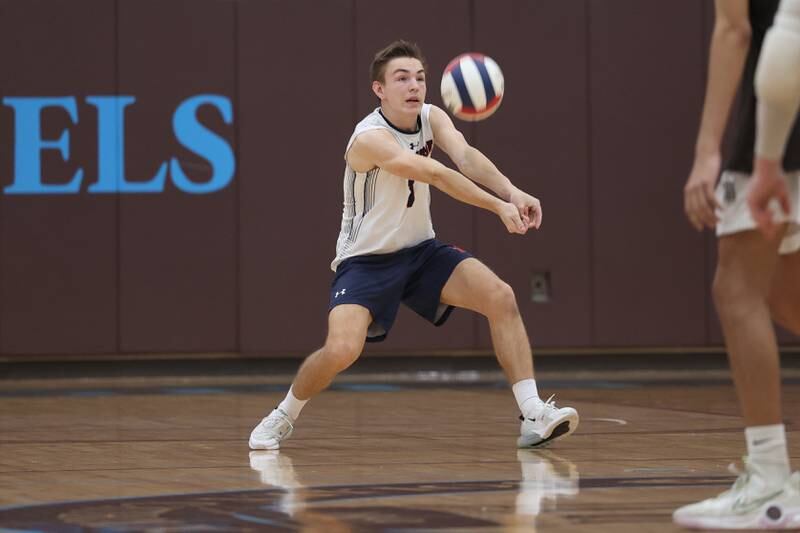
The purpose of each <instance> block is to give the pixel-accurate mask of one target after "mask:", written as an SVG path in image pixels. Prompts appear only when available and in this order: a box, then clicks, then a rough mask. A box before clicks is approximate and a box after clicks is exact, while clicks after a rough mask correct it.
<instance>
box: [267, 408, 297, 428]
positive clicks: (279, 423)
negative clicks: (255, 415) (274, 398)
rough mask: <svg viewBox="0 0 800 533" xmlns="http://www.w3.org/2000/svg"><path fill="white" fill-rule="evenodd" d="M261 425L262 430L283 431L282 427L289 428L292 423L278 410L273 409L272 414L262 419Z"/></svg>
mask: <svg viewBox="0 0 800 533" xmlns="http://www.w3.org/2000/svg"><path fill="white" fill-rule="evenodd" d="M262 424H263V425H264V428H269V429H283V427H285V426H287V425H288V426H289V427H290V428H291V427H292V422H291V421H290V420H289V416H288V415H286V414H285V413H284V412H283V411H281V410H280V409H275V411H274V412H273V413H271V414H270V415H269V416H268V417H267V418H265V419H264V421H263V422H262Z"/></svg>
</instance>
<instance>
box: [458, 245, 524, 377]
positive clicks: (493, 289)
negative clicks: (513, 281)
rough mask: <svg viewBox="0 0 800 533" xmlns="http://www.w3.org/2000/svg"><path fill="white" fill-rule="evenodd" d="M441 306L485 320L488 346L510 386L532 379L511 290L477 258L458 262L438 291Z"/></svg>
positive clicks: (522, 332) (521, 326) (522, 325)
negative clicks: (466, 311)
mask: <svg viewBox="0 0 800 533" xmlns="http://www.w3.org/2000/svg"><path fill="white" fill-rule="evenodd" d="M442 303H444V304H447V305H453V306H455V307H463V308H464V309H469V310H471V311H475V312H477V313H480V314H482V315H483V316H485V317H486V318H487V319H488V321H489V330H490V331H491V334H492V345H493V346H494V349H495V354H496V355H497V360H498V361H499V362H500V366H501V367H502V368H503V370H504V371H505V374H506V377H507V378H508V381H509V382H510V383H517V382H518V381H520V380H523V379H530V378H533V356H532V354H531V344H530V341H529V340H528V334H527V333H526V332H525V325H524V324H523V323H522V317H521V316H520V314H519V309H518V308H517V300H516V297H515V296H514V291H513V289H512V288H511V287H510V286H509V285H508V284H507V283H505V282H504V281H503V280H501V279H500V278H499V277H497V275H496V274H495V273H494V272H492V271H491V270H489V268H488V267H487V266H486V265H484V264H483V263H481V262H480V261H478V260H477V259H472V258H470V259H465V260H464V261H462V262H461V263H460V264H459V265H458V266H457V267H456V269H455V270H454V271H453V274H452V275H451V276H450V279H449V280H447V284H445V286H444V288H443V289H442Z"/></svg>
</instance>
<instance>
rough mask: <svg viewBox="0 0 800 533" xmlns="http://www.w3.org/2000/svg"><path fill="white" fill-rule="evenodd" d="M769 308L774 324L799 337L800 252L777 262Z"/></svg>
mask: <svg viewBox="0 0 800 533" xmlns="http://www.w3.org/2000/svg"><path fill="white" fill-rule="evenodd" d="M769 307H770V311H771V312H772V319H773V320H775V322H777V323H778V324H780V325H781V326H783V327H784V328H786V329H788V330H789V331H791V332H792V333H794V334H795V335H800V251H797V252H794V253H792V254H788V255H782V256H781V258H780V259H779V260H778V267H777V269H776V271H775V277H774V279H773V280H772V289H771V291H770V296H769Z"/></svg>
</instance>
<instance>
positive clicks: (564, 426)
mask: <svg viewBox="0 0 800 533" xmlns="http://www.w3.org/2000/svg"><path fill="white" fill-rule="evenodd" d="M578 420H579V419H578V417H577V416H574V417H569V418H567V419H566V420H564V421H563V422H561V423H560V424H558V425H557V426H556V427H554V428H553V431H551V432H550V434H549V435H548V436H546V437H545V438H543V439H542V440H539V441H536V442H534V443H530V444H528V443H526V442H525V440H524V438H523V437H520V438H519V439H517V448H520V449H530V448H544V447H546V446H549V445H550V444H551V443H553V442H555V441H557V440H559V439H563V438H564V437H568V436H570V435H571V434H572V433H573V432H574V431H575V430H576V429H577V428H578Z"/></svg>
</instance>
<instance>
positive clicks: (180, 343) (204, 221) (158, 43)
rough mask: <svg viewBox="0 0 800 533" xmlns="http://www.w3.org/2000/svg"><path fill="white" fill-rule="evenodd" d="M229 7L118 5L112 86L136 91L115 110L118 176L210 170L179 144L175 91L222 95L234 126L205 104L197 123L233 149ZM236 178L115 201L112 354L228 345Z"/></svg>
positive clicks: (211, 1)
mask: <svg viewBox="0 0 800 533" xmlns="http://www.w3.org/2000/svg"><path fill="white" fill-rule="evenodd" d="M235 9H236V3H234V2H228V1H223V0H171V1H169V2H163V1H160V0H122V1H120V2H119V13H118V24H119V65H118V69H119V90H120V93H121V94H127V95H133V96H136V98H137V101H136V103H134V104H133V105H131V106H130V107H129V108H128V109H127V112H126V116H125V117H126V132H125V133H126V139H125V141H126V142H125V157H126V162H127V165H126V172H127V178H128V179H129V180H130V181H143V180H149V179H150V178H152V176H153V175H154V174H155V172H156V170H157V168H158V166H159V165H160V164H161V163H163V162H165V161H167V160H168V159H169V158H171V157H176V158H178V159H179V160H180V161H181V164H182V166H183V168H184V171H185V172H186V173H187V174H188V176H189V177H190V178H192V179H194V180H195V181H198V182H202V181H207V180H208V178H210V176H211V167H210V165H209V164H208V162H207V161H206V160H205V159H202V158H200V157H198V156H196V155H194V154H193V153H192V152H190V151H188V150H186V149H185V148H184V147H182V146H181V145H180V144H179V143H178V141H177V140H176V139H175V135H174V133H173V131H172V116H173V113H174V112H175V109H176V108H177V107H178V105H179V104H180V103H181V102H182V101H184V100H185V99H186V98H188V97H191V96H194V95H196V94H200V93H214V94H220V95H225V96H228V97H229V98H231V100H232V103H233V105H234V125H227V124H225V123H224V122H223V120H222V117H221V116H220V113H219V112H217V111H216V109H214V108H210V107H209V108H204V109H201V112H200V113H198V115H199V116H200V120H201V122H202V123H203V124H205V125H206V126H207V127H209V128H210V129H212V130H213V131H214V132H215V133H217V134H218V135H221V136H223V137H224V138H225V139H227V140H228V141H229V142H230V143H231V144H232V145H234V149H235V134H234V127H235V124H236V121H237V120H239V116H237V115H238V113H237V112H238V109H236V107H235V101H233V98H234V95H235V92H236V90H235V88H236V63H235V57H236V56H235V53H234V50H235V35H236V34H235ZM237 203H238V196H237V180H236V178H234V181H233V183H232V184H231V185H229V186H228V187H227V188H226V189H224V190H222V191H220V192H216V193H213V194H196V195H195V194H187V193H185V192H183V191H180V190H178V189H177V188H176V187H175V186H174V185H173V184H172V182H171V181H169V178H168V182H167V186H166V189H165V192H164V193H163V194H140V195H129V194H126V195H122V196H121V197H120V324H121V327H120V336H121V339H120V341H121V346H120V348H121V350H122V351H125V352H138V351H145V352H148V351H159V352H160V351H164V352H182V351H208V352H213V351H235V350H236V349H237V306H236V301H237V290H238V287H237V257H236V254H237V247H238V235H237V233H238V226H237V208H238V205H237Z"/></svg>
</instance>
